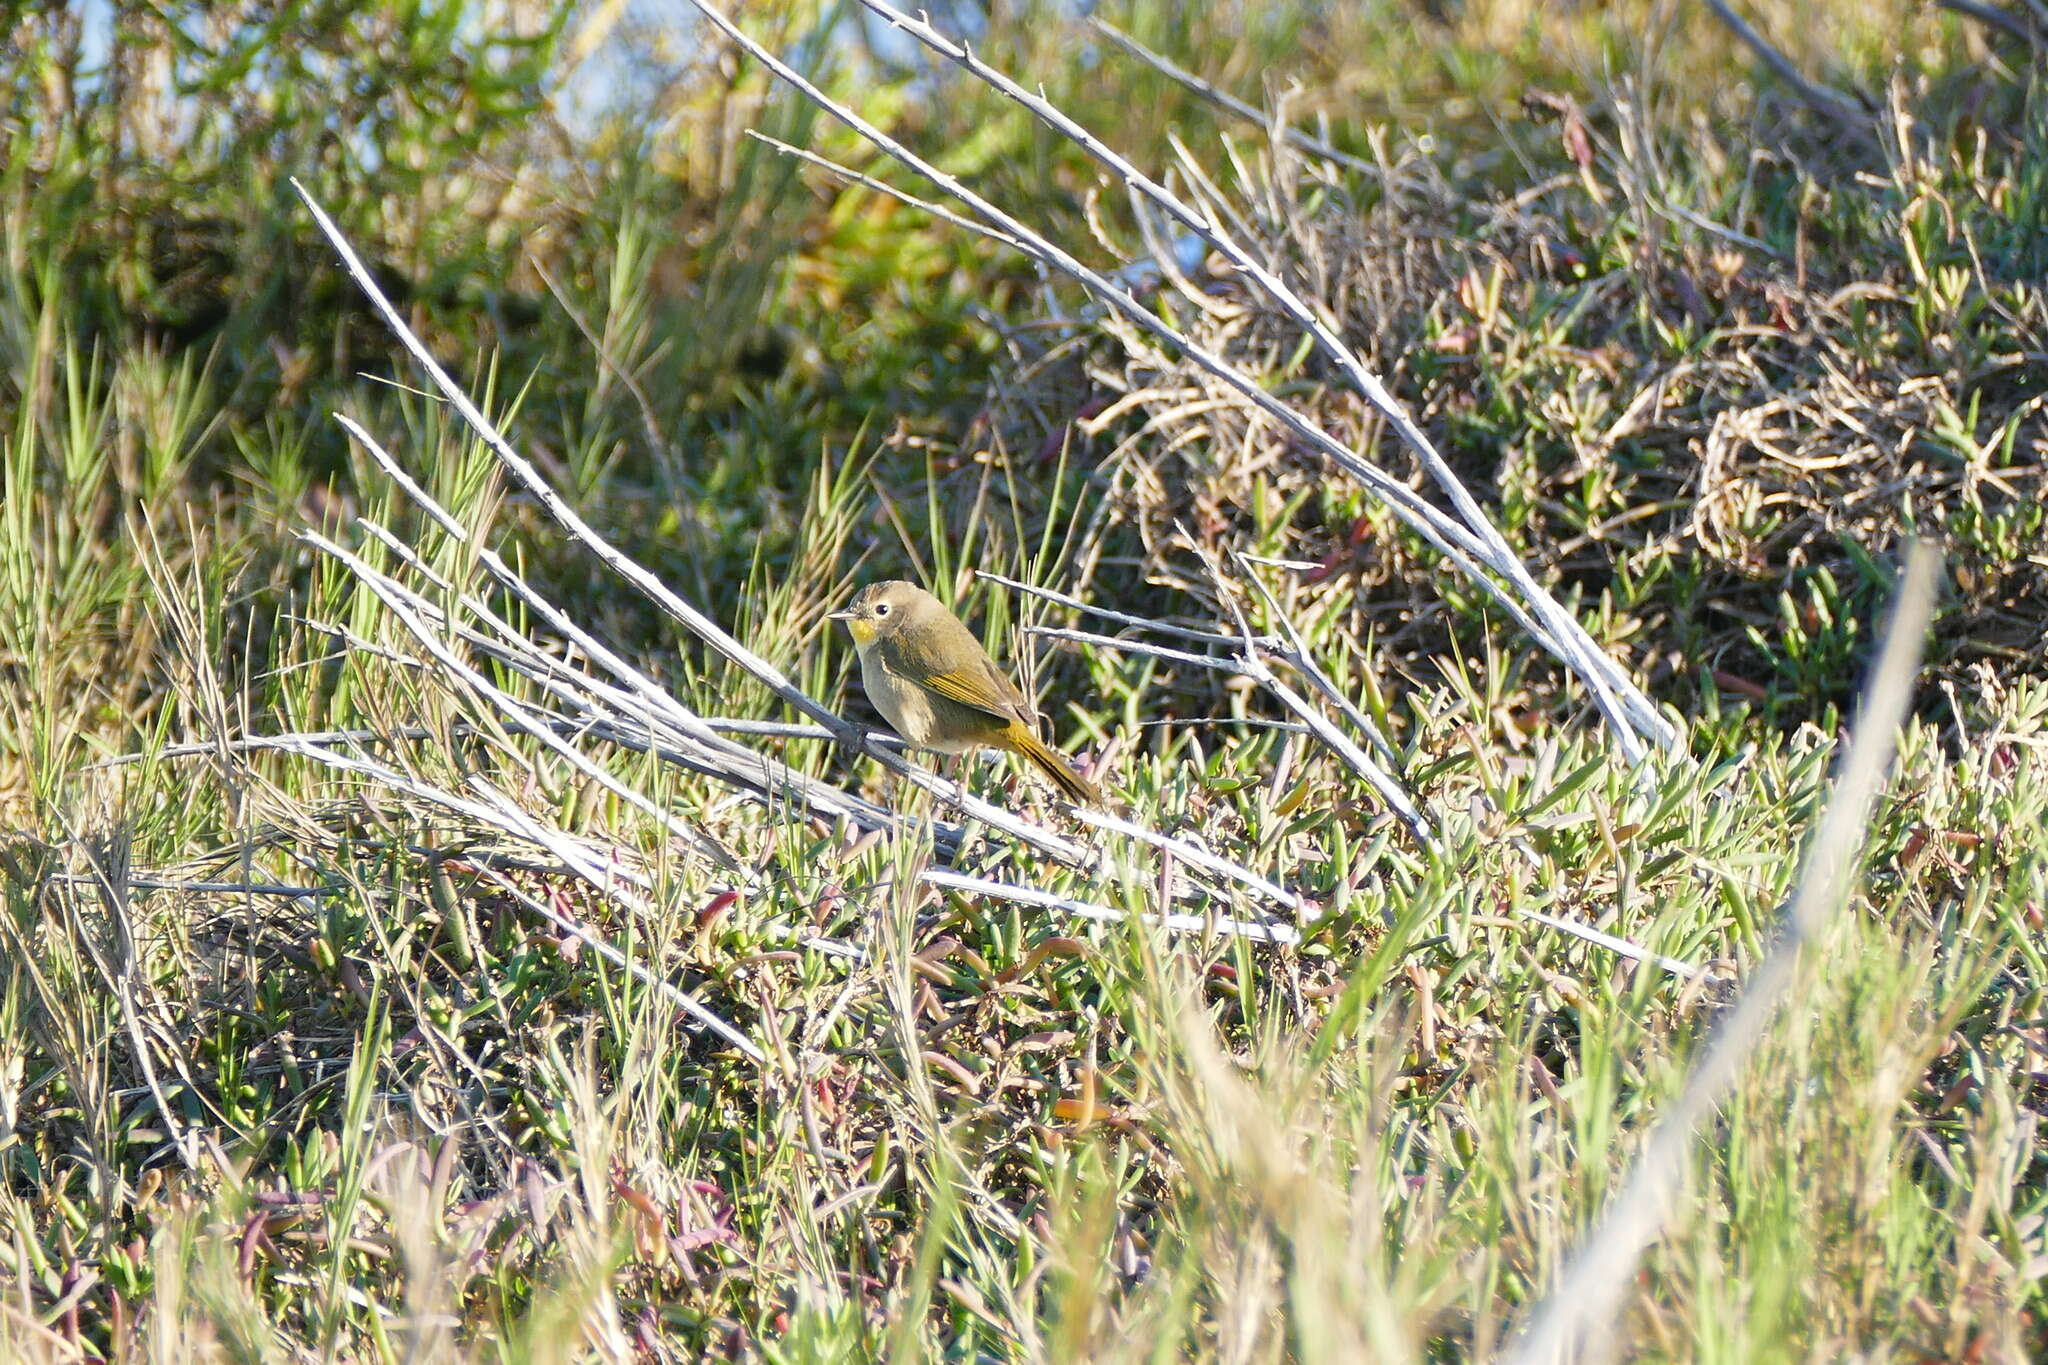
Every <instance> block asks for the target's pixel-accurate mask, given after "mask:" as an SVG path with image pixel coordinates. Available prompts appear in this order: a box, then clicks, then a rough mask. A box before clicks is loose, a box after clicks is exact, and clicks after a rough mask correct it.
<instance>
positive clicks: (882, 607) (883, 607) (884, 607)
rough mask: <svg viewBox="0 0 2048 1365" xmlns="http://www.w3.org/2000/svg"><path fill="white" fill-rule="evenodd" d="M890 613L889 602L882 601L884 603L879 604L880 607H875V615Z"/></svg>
mask: <svg viewBox="0 0 2048 1365" xmlns="http://www.w3.org/2000/svg"><path fill="white" fill-rule="evenodd" d="M888 614H889V604H888V603H887V602H884V603H882V604H881V605H880V606H878V607H876V608H875V615H877V616H887V615H888Z"/></svg>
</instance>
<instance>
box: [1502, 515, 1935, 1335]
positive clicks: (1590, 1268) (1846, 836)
mask: <svg viewBox="0 0 2048 1365" xmlns="http://www.w3.org/2000/svg"><path fill="white" fill-rule="evenodd" d="M1935 559H1936V556H1935V553H1934V551H1933V550H1931V549H1930V548H1928V547H1926V546H1925V545H1916V546H1915V547H1914V548H1913V549H1912V550H1911V551H1910V552H1909V554H1908V556H1907V559H1906V565H1905V571H1904V573H1903V574H1902V575H1901V576H1900V588H1899V594H1898V600H1897V603H1896V605H1895V606H1894V607H1893V609H1892V615H1891V621H1890V623H1889V626H1888V628H1887V629H1886V631H1885V637H1884V647H1883V650H1882V651H1881V653H1880V654H1879V656H1878V661H1877V666H1876V668H1875V669H1874V670H1873V671H1872V673H1871V678H1870V683H1869V686H1868V688H1867V691H1866V693H1865V696H1864V700H1863V705H1862V707H1861V709H1860V710H1859V712H1858V714H1857V718H1856V722H1855V726H1854V728H1853V730H1852V731H1851V739H1850V743H1849V751H1848V755H1847V757H1846V759H1845V760H1844V761H1843V763H1842V767H1841V772H1840V775H1839V776H1838V777H1837V778H1836V780H1835V784H1834V791H1833V794H1832V795H1831V797H1830V798H1829V800H1828V804H1827V810H1826V813H1825V814H1823V815H1822V817H1821V821H1820V826H1819V828H1818V830H1817V831H1816V832H1815V834H1814V836H1813V842H1812V843H1811V844H1810V845H1809V846H1808V848H1807V851H1806V856H1805V858H1804V859H1803V861H1802V863H1801V868H1800V877H1799V882H1798V886H1797V887H1796V889H1795V890H1794V891H1793V894H1792V899H1791V902H1790V903H1789V904H1788V905H1787V906H1786V908H1785V912H1784V924H1783V927H1782V929H1781V930H1780V934H1779V938H1778V941H1777V943H1776V944H1775V945H1773V946H1772V948H1771V950H1770V952H1769V953H1768V954H1766V955H1765V957H1764V959H1763V961H1762V962H1761V963H1759V964H1758V965H1757V968H1756V970H1755V972H1753V973H1752V974H1751V976H1750V979H1749V983H1748V985H1747V987H1746V988H1745V989H1744V991H1743V993H1742V996H1741V998H1740V999H1739V1000H1738V1001H1737V1002H1736V1005H1735V1007H1734V1008H1733V1009H1732V1010H1731V1011H1730V1012H1729V1014H1728V1016H1727V1017H1726V1019H1725V1020H1724V1021H1723V1022H1722V1024H1721V1027H1720V1029H1719V1030H1718V1032H1717V1033H1716V1034H1715V1037H1714V1039H1713V1042H1712V1043H1711V1044H1710V1045H1709V1046H1708V1048H1707V1052H1706V1055H1705V1056H1704V1057H1703V1058H1702V1059H1701V1060H1700V1063H1699V1066H1698V1067H1697V1068H1696V1069H1695V1070H1694V1072H1693V1074H1692V1076H1691V1077H1690V1079H1689V1080H1688V1082H1687V1084H1686V1087H1685V1090H1684V1091H1683V1093H1681V1094H1680V1095H1679V1097H1678V1099H1677V1100H1676V1101H1675V1102H1674V1103H1673V1104H1672V1105H1671V1107H1670V1109H1669V1110H1668V1111H1666V1113H1665V1114H1664V1115H1663V1117H1662V1118H1660V1119H1659V1120H1658V1122H1657V1126H1656V1128H1655V1130H1654V1131H1652V1133H1651V1134H1650V1137H1649V1140H1648V1141H1647V1142H1646V1143H1645V1144H1644V1147H1643V1151H1642V1155H1641V1156H1640V1157H1639V1158H1638V1159H1637V1162H1636V1166H1635V1169H1634V1170H1633V1171H1631V1172H1630V1174H1629V1177H1628V1180H1627V1182H1626V1183H1625V1184H1624V1185H1623V1186H1622V1188H1621V1191H1620V1193H1619V1194H1617V1195H1616V1196H1615V1197H1614V1199H1613V1200H1612V1202H1610V1203H1609V1205H1608V1207H1607V1210H1606V1212H1605V1214H1604V1215H1603V1216H1602V1218H1601V1219H1600V1222H1599V1223H1598V1224H1597V1225H1596V1226H1595V1228H1594V1229H1593V1232H1592V1234H1591V1236H1590V1237H1589V1238H1588V1240H1587V1241H1586V1243H1585V1245H1584V1246H1582V1247H1581V1248H1580V1249H1579V1251H1578V1253H1577V1254H1576V1255H1575V1256H1573V1257H1572V1259H1571V1260H1570V1262H1568V1263H1567V1265H1566V1266H1565V1269H1564V1271H1563V1273H1562V1274H1561V1275H1560V1276H1559V1277H1558V1281H1557V1283H1556V1285H1555V1286H1554V1287H1553V1288H1552V1289H1551V1291H1550V1294H1549V1295H1548V1296H1547V1297H1546V1298H1545V1299H1544V1300H1543V1302H1542V1303H1540V1304H1539V1305H1537V1307H1536V1310H1535V1311H1534V1313H1532V1314H1531V1316H1530V1319H1529V1324H1528V1328H1527V1330H1526V1332H1525V1333H1524V1335H1523V1336H1522V1337H1521V1339H1520V1340H1519V1341H1517V1342H1516V1343H1515V1344H1514V1347H1513V1349H1512V1350H1511V1351H1510V1352H1509V1355H1508V1359H1509V1360H1510V1361H1511V1362H1513V1365H1559V1363H1560V1362H1567V1361H1571V1362H1577V1361H1586V1360H1605V1359H1611V1358H1613V1357H1614V1356H1615V1355H1616V1354H1617V1353H1618V1346H1619V1343H1618V1342H1616V1341H1615V1340H1614V1323H1615V1320H1616V1314H1617V1310H1618V1309H1619V1307H1620V1304H1621V1302H1622V1298H1623V1296H1624V1295H1625V1294H1626V1293H1627V1291H1628V1288H1629V1286H1630V1285H1631V1284H1632V1283H1633V1282H1634V1279H1635V1267H1636V1264H1637V1262H1638V1260H1639V1259H1640V1257H1641V1255H1642V1253H1643V1249H1644V1248H1645V1247H1646V1246H1648V1245H1649V1243H1650V1241H1651V1239H1652V1238H1654V1237H1655V1236H1656V1235H1657V1232H1658V1230H1659V1229H1660V1228H1661V1227H1662V1226H1663V1225H1664V1220H1665V1218H1666V1217H1667V1216H1668V1215H1669V1213H1670V1211H1671V1207H1672V1201H1673V1198H1674V1196H1675V1195H1676V1192H1677V1189H1678V1185H1679V1180H1680V1176H1681V1174H1682V1172H1683V1170H1684V1166H1685V1160H1686V1154H1687V1152H1688V1151H1689V1149H1690V1148H1691V1146H1692V1142H1693V1137H1694V1133H1695V1131H1696V1130H1697V1128H1698V1126H1699V1124H1700V1123H1701V1122H1702V1121H1704V1120H1705V1119H1706V1117H1707V1116H1708V1114H1709V1113H1711V1112H1712V1110H1713V1108H1714V1106H1715V1104H1716V1103H1718V1102H1719V1100H1720V1098H1721V1097H1722V1096H1723V1095H1724V1094H1726V1093H1727V1091H1728V1089H1729V1087H1730V1086H1731V1085H1733V1084H1734V1082H1735V1079H1736V1077H1737V1075H1738V1074H1739V1073H1740V1072H1741V1070H1742V1067H1743V1065H1744V1063H1745V1062H1746V1061H1747V1060H1748V1059H1749V1057H1750V1055H1751V1054H1752V1053H1753V1052H1755V1051H1756V1048H1757V1046H1758V1044H1759V1043H1760V1042H1761V1041H1762V1040H1763V1037H1764V1033H1765V1030H1766V1029H1768V1028H1769V1027H1770V1023H1771V1019H1772V1017H1773V1016H1774V1015H1775V1014H1776V1013H1777V1011H1778V1008H1779V1006H1780V1005H1781V1004H1783V1003H1784V1000H1785V998H1786V996H1787V995H1788V994H1789V993H1790V991H1791V989H1792V987H1793V986H1794V985H1795V984H1796V982H1797V981H1798V978H1799V965H1800V964H1799V957H1800V952H1801V950H1802V949H1803V948H1805V947H1806V946H1807V945H1808V944H1809V943H1811V942H1812V941H1813V940H1814V938H1815V937H1816V935H1817V933H1818V931H1819V930H1820V928H1821V927H1822V925H1823V924H1824V922H1825V920H1826V918H1827V916H1828V914H1829V912H1830V911H1831V910H1833V909H1834V908H1835V907H1836V906H1837V905H1838V904H1840V902H1841V901H1842V900H1843V898H1844V897H1845V896H1846V894H1847V891H1848V885H1849V878H1850V872H1851V870H1852V868H1853V867H1854V864H1855V859H1856V851H1857V848H1858V846H1859V845H1860V844H1861V842H1862V840H1863V835H1864V830H1865V828H1866V826H1867V825H1868V823H1869V819H1870V812H1871V809H1872V807H1873V806H1874V805H1875V804H1876V801H1877V798H1878V795H1879V793H1880V792H1881V791H1882V790H1883V787H1884V782H1885V775H1886V773H1887V772H1888V771H1889V769H1890V767H1891V760H1892V754H1893V752H1894V750H1895V749H1896V747H1897V742H1898V729H1899V725H1900V723H1901V721H1902V720H1903V719H1904V718H1905V714H1906V706H1907V703H1908V702H1909V701H1910V700H1911V698H1912V689H1913V678H1914V674H1915V672H1916V670H1917V667H1918V664H1919V659H1920V650H1921V644H1922V641H1923V640H1924V639H1925V637H1926V633H1927V625H1928V621H1929V620H1930V619H1931V617H1932V614H1933V604H1934V569H1935Z"/></svg>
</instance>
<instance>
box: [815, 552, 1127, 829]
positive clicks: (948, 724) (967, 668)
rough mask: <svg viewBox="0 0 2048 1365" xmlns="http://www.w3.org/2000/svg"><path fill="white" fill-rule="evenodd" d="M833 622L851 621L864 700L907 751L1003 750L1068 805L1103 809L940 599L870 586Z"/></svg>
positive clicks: (1097, 792)
mask: <svg viewBox="0 0 2048 1365" xmlns="http://www.w3.org/2000/svg"><path fill="white" fill-rule="evenodd" d="M832 619H833V620H834V621H844V622H846V629H847V631H848V633H849V634H851V635H852V636H853V644H854V648H856V649H858V650H859V651H860V680H861V686H862V687H864V688H865V689H866V690H867V694H868V700H869V701H871V702H873V703H874V704H875V709H876V710H877V711H880V712H881V713H882V715H883V716H884V717H886V718H887V720H888V722H889V724H891V725H893V726H895V727H896V733H897V734H899V735H901V736H903V738H904V739H905V740H907V741H908V742H909V743H910V744H911V745H913V746H914V747H916V748H919V749H935V750H937V751H938V752H940V753H942V754H965V753H972V752H974V751H975V750H977V749H1007V750H1008V751H1009V752H1011V753H1013V754H1019V755H1022V756H1023V757H1025V758H1028V759H1030V760H1031V762H1032V763H1033V764H1034V765H1036V766H1037V768H1038V770H1039V771H1040V772H1042V773H1044V774H1045V775H1046V776H1047V777H1048V778H1050V779H1052V783H1053V785H1054V786H1056V787H1058V788H1059V789H1060V792H1061V794H1062V795H1064V796H1065V797H1066V798H1067V799H1068V800H1069V801H1073V802H1077V803H1080V804H1084V805H1090V806H1099V805H1101V804H1102V789H1101V788H1099V787H1097V786H1096V785H1095V784H1094V783H1093V782H1090V781H1089V780H1088V779H1087V778H1085V777H1083V776H1081V774H1079V773H1077V772H1075V771H1074V770H1073V768H1072V767H1070V766H1069V765H1068V763H1067V761H1066V760H1065V759H1064V758H1062V757H1061V756H1060V754H1059V751H1058V750H1056V749H1053V748H1051V747H1050V746H1049V745H1047V744H1046V743H1045V741H1044V740H1041V739H1040V738H1039V737H1038V726H1037V719H1038V718H1037V716H1036V715H1034V714H1033V712H1032V710H1031V704H1030V703H1029V702H1027V701H1025V700H1024V694H1023V693H1021V692H1019V691H1018V690H1017V688H1016V686H1015V685H1014V684H1013V683H1011V681H1010V680H1009V679H1008V678H1006V677H1004V676H1003V674H1002V671H1001V670H1000V669H998V668H997V667H996V665H995V660H993V659H991V658H989V657H988V651H987V650H985V649H983V648H982V647H981V641H979V640H977V639H975V638H974V633H973V632H972V631H970V630H968V629H967V627H966V626H963V625H961V624H960V619H959V618H958V617H956V616H955V615H953V613H952V612H950V611H947V610H946V605H945V603H943V602H941V601H939V599H938V598H936V597H934V596H932V595H931V594H930V593H928V592H926V591H925V590H924V589H923V588H920V587H918V586H917V585H916V584H915V583H905V582H903V581H902V580H900V579H891V580H889V581H887V582H884V583H870V584H869V585H868V586H867V587H865V588H862V589H861V590H860V592H858V593H857V594H855V595H854V599H853V601H852V602H850V603H848V604H847V606H846V608H845V609H844V610H842V611H835V612H833V613H832Z"/></svg>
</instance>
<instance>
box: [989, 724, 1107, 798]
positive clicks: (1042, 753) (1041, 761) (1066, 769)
mask: <svg viewBox="0 0 2048 1365" xmlns="http://www.w3.org/2000/svg"><path fill="white" fill-rule="evenodd" d="M1010 739H1011V741H1012V743H1013V744H1014V746H1015V748H1016V751H1017V752H1018V753H1020V754H1022V755H1023V756H1024V757H1026V758H1028V759H1030V760H1031V762H1032V764H1033V765H1034V766H1035V767H1037V769H1038V770H1039V771H1040V772H1042V773H1044V774H1045V775H1046V776H1047V777H1048V778H1050V779H1052V784H1053V785H1054V786H1055V787H1058V788H1059V789H1060V794H1061V795H1063V796H1065V797H1066V798H1067V800H1069V801H1072V802H1073V803H1074V804H1075V805H1077V806H1100V805H1102V804H1104V802H1103V799H1102V788H1100V787H1098V786H1096V785H1095V784H1094V783H1093V782H1090V781H1089V780H1088V779H1087V778H1085V777H1083V776H1081V774H1079V773H1077V772H1075V771H1074V769H1073V767H1072V766H1071V765H1070V764H1069V763H1068V762H1067V760H1066V759H1065V758H1064V757H1063V756H1062V755H1061V754H1060V752H1059V750H1057V749H1055V748H1053V747H1052V746H1051V745H1049V744H1047V743H1046V742H1045V741H1044V740H1042V739H1040V738H1039V737H1038V736H1037V735H1034V734H1032V733H1031V732H1030V731H1029V730H1026V729H1025V728H1024V727H1023V726H1021V725H1018V726H1015V727H1013V728H1012V729H1011V732H1010Z"/></svg>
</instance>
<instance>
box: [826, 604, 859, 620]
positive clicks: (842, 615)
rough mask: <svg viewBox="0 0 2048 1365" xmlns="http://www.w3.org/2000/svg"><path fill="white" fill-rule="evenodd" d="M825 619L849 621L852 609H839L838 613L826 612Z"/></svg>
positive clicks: (851, 616) (851, 617)
mask: <svg viewBox="0 0 2048 1365" xmlns="http://www.w3.org/2000/svg"><path fill="white" fill-rule="evenodd" d="M825 619H826V620H827V621H851V620H852V619H853V608H851V607H841V608H840V609H839V610H838V611H828V612H826V613H825Z"/></svg>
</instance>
